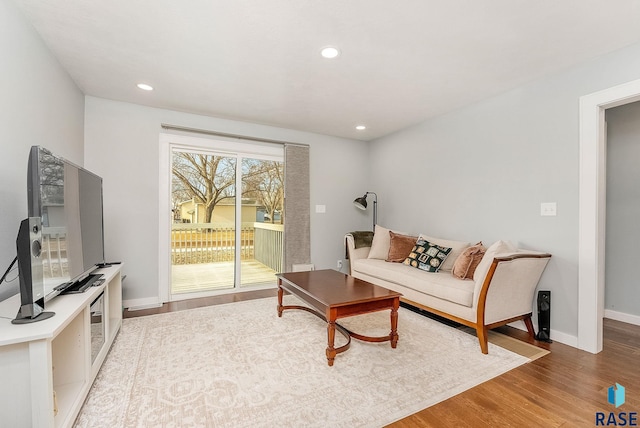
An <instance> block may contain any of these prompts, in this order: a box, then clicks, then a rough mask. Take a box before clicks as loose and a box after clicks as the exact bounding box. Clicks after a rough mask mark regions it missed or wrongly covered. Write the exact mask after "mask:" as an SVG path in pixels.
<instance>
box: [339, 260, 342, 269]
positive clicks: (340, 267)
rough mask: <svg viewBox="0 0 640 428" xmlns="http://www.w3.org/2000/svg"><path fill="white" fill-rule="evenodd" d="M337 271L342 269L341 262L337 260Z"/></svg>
mask: <svg viewBox="0 0 640 428" xmlns="http://www.w3.org/2000/svg"><path fill="white" fill-rule="evenodd" d="M338 269H342V260H338Z"/></svg>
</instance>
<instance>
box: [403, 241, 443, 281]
mask: <svg viewBox="0 0 640 428" xmlns="http://www.w3.org/2000/svg"><path fill="white" fill-rule="evenodd" d="M450 252H451V248H449V247H442V246H440V245H436V244H433V243H431V242H429V241H426V240H424V239H423V238H422V237H420V238H418V241H416V245H415V246H414V247H413V249H412V250H411V252H410V253H409V255H408V256H407V258H406V259H404V262H403V263H404V264H405V265H409V266H413V267H415V268H418V269H420V270H424V271H427V272H438V269H440V266H441V265H442V264H443V263H444V261H445V260H446V259H447V256H448V255H449V253H450Z"/></svg>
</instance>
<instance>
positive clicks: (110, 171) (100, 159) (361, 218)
mask: <svg viewBox="0 0 640 428" xmlns="http://www.w3.org/2000/svg"><path fill="white" fill-rule="evenodd" d="M85 103H86V109H85V141H86V143H85V161H86V162H85V166H86V167H87V168H88V169H90V170H92V171H94V172H95V173H97V174H98V175H100V176H102V177H103V179H104V182H103V186H104V205H105V252H106V258H107V260H110V261H122V262H124V263H125V267H124V272H123V273H124V274H126V275H127V280H126V281H125V283H124V285H123V286H124V299H125V300H126V301H128V302H130V303H131V302H137V303H141V302H144V303H150V302H151V301H153V300H154V299H157V298H158V285H157V284H158V270H159V266H158V255H157V248H158V219H159V216H160V215H168V214H162V213H161V212H160V210H159V207H158V199H159V190H158V189H159V188H158V186H159V157H158V156H159V144H158V143H159V134H160V132H162V129H161V128H160V124H161V123H169V124H173V125H180V126H186V127H191V128H198V129H210V130H216V131H221V132H226V133H234V134H241V135H251V136H255V137H261V138H267V139H275V140H284V141H291V142H299V143H305V144H309V145H310V157H311V159H310V177H311V209H312V214H311V260H312V262H313V263H315V265H316V268H317V269H321V268H335V267H336V261H337V260H338V259H339V258H343V257H344V244H343V236H344V234H345V233H346V232H349V231H352V230H358V229H363V228H365V229H366V228H368V227H370V226H368V225H369V223H370V221H371V220H370V217H367V216H366V215H363V213H362V212H361V211H358V210H357V209H355V208H354V206H353V204H352V201H353V199H355V198H356V197H357V196H358V195H361V194H362V193H364V191H365V190H366V189H367V188H368V183H369V181H368V180H367V178H368V177H367V175H366V174H367V171H368V168H367V163H366V158H367V143H364V142H361V141H355V140H347V139H342V138H334V137H329V136H324V135H318V134H312V133H307V132H300V131H293V130H288V129H282V128H274V127H269V126H263V125H256V124H250V123H245V122H237V121H231V120H224V119H217V118H212V117H206V116H198V115H193V114H187V113H180V112H176V111H170V110H163V109H155V108H150V107H143V106H139V105H134V104H128V103H122V102H117V101H110V100H105V99H101V98H95V97H87V98H86V101H85ZM318 204H322V205H326V209H327V212H326V214H316V213H315V205H318ZM368 214H369V215H370V213H368Z"/></svg>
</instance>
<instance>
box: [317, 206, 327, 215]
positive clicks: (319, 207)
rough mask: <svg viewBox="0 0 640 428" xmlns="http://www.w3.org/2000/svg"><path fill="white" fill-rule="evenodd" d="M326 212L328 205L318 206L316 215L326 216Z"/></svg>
mask: <svg viewBox="0 0 640 428" xmlns="http://www.w3.org/2000/svg"><path fill="white" fill-rule="evenodd" d="M326 212H327V206H326V205H316V213H318V214H324V213H326Z"/></svg>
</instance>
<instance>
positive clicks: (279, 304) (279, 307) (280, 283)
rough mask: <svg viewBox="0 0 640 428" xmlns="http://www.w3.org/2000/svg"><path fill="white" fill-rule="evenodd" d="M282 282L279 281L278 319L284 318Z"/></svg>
mask: <svg viewBox="0 0 640 428" xmlns="http://www.w3.org/2000/svg"><path fill="white" fill-rule="evenodd" d="M281 285H282V280H281V279H278V317H282V295H283V294H284V292H283V290H282V287H281Z"/></svg>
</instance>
